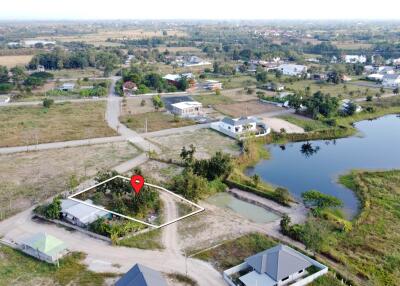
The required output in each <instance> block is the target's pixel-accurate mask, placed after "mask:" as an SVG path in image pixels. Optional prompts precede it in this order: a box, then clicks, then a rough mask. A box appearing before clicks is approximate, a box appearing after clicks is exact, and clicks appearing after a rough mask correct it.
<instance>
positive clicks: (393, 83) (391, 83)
mask: <svg viewBox="0 0 400 286" xmlns="http://www.w3.org/2000/svg"><path fill="white" fill-rule="evenodd" d="M382 85H383V86H384V87H388V88H396V87H400V74H385V75H384V76H383V78H382Z"/></svg>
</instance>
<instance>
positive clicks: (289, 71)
mask: <svg viewBox="0 0 400 286" xmlns="http://www.w3.org/2000/svg"><path fill="white" fill-rule="evenodd" d="M278 70H280V71H281V72H282V74H283V75H290V76H300V75H302V74H305V73H306V72H307V67H306V66H303V65H295V64H283V65H280V66H279V67H278Z"/></svg>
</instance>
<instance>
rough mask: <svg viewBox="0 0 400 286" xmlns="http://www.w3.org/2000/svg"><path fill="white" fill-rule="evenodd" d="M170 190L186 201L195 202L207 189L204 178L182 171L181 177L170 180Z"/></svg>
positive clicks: (188, 171)
mask: <svg viewBox="0 0 400 286" xmlns="http://www.w3.org/2000/svg"><path fill="white" fill-rule="evenodd" d="M171 189H172V190H173V191H174V192H176V193H178V194H181V195H182V196H184V197H185V198H186V199H188V200H193V201H197V200H198V199H200V198H201V197H202V195H203V194H204V192H206V191H207V189H208V188H207V181H206V179H205V178H203V177H200V176H198V175H196V174H194V173H193V172H192V171H190V170H184V171H183V173H182V174H181V175H178V176H175V177H174V178H173V179H172V186H171Z"/></svg>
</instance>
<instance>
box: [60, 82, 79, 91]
mask: <svg viewBox="0 0 400 286" xmlns="http://www.w3.org/2000/svg"><path fill="white" fill-rule="evenodd" d="M74 88H75V84H74V83H71V82H66V83H63V84H62V85H61V86H60V87H58V90H62V91H71V90H73V89H74Z"/></svg>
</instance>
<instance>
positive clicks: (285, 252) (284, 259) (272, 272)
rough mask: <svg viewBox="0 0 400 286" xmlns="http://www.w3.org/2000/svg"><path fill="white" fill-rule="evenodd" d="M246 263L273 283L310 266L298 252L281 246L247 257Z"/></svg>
mask: <svg viewBox="0 0 400 286" xmlns="http://www.w3.org/2000/svg"><path fill="white" fill-rule="evenodd" d="M246 262H247V263H248V264H249V265H250V266H251V267H252V268H253V269H254V270H255V271H257V272H258V273H260V274H261V273H266V274H267V275H268V276H270V277H271V278H272V279H274V280H275V281H280V280H282V278H285V277H287V276H290V275H291V274H294V273H297V272H298V271H300V270H303V269H306V268H307V267H309V266H311V265H312V264H311V262H310V261H308V260H306V259H305V258H304V257H303V256H302V255H301V254H300V253H299V252H297V251H296V250H294V249H292V248H290V247H288V246H285V245H281V244H279V245H277V246H275V247H272V248H270V249H268V250H265V251H263V252H260V253H257V254H255V255H253V256H250V257H248V258H247V259H246Z"/></svg>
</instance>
